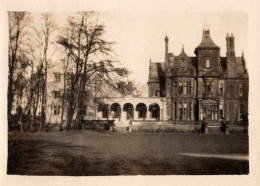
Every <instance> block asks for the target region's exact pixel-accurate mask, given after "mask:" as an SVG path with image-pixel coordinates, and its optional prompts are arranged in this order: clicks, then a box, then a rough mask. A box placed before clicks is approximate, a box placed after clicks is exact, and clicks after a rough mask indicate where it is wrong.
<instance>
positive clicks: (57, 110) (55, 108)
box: [53, 105, 60, 115]
mask: <svg viewBox="0 0 260 186" xmlns="http://www.w3.org/2000/svg"><path fill="white" fill-rule="evenodd" d="M53 114H54V115H59V114H60V106H59V105H54V110H53Z"/></svg>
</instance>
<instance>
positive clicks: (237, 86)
mask: <svg viewBox="0 0 260 186" xmlns="http://www.w3.org/2000/svg"><path fill="white" fill-rule="evenodd" d="M234 40H235V39H234V36H233V34H231V35H229V34H227V37H226V46H227V51H226V56H225V57H221V56H220V48H219V47H218V46H217V45H216V44H215V43H214V42H213V40H212V39H211V36H210V30H209V28H208V27H207V26H204V28H203V34H202V40H201V43H200V44H199V45H198V46H197V47H196V48H195V51H194V52H195V56H194V57H193V56H192V57H191V56H188V55H187V54H186V53H185V51H184V48H182V51H181V53H180V54H179V55H177V56H175V55H173V53H170V52H169V51H168V43H169V39H168V38H167V36H166V38H165V61H164V62H152V61H151V60H150V66H149V79H148V97H133V96H129V95H124V94H123V93H122V92H120V91H119V90H118V87H116V86H114V85H112V84H111V83H110V82H109V81H105V79H102V78H94V79H93V83H94V84H93V87H100V90H101V91H99V90H98V89H99V88H98V89H97V88H93V89H91V90H89V92H90V93H91V94H92V95H95V99H96V100H98V103H97V102H96V103H94V102H88V104H87V105H88V107H89V108H88V109H87V110H88V112H87V113H85V116H84V119H85V120H114V121H115V124H116V125H118V126H119V125H122V126H124V125H125V126H127V125H128V124H129V121H131V120H134V121H139V122H141V121H155V120H157V121H159V120H160V121H161V122H163V121H165V122H166V123H179V124H181V123H183V124H185V123H196V122H200V121H202V120H207V121H209V123H214V122H216V123H219V122H220V121H221V120H225V121H228V122H235V123H236V122H247V121H248V119H247V117H248V86H249V80H248V72H247V69H246V64H245V59H244V56H243V54H242V56H241V57H236V55H235V43H234ZM61 69H62V67H61V66H57V67H56V68H55V69H52V72H50V73H51V74H53V75H50V76H49V77H50V78H49V80H48V95H49V99H48V100H47V102H48V103H47V105H48V107H47V118H49V122H50V123H59V122H60V121H61V99H60V95H61V94H62V90H63V82H64V80H63V78H64V74H63V73H62V72H61V71H60V70H61ZM89 87H90V86H89ZM65 107H67V103H66V106H65ZM66 111H67V109H65V113H64V120H66V119H67V113H66Z"/></svg>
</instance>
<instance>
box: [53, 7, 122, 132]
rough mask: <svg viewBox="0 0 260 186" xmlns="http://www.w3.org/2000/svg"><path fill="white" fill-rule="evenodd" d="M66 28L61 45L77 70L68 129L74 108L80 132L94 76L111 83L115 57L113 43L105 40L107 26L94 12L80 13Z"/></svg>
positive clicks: (69, 20)
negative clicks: (108, 80) (88, 91)
mask: <svg viewBox="0 0 260 186" xmlns="http://www.w3.org/2000/svg"><path fill="white" fill-rule="evenodd" d="M64 29H65V30H66V33H69V34H67V35H64V34H63V35H60V37H59V41H58V43H59V44H61V45H62V46H63V47H64V48H65V49H66V51H67V54H68V55H69V56H70V60H71V62H72V64H73V67H74V72H73V76H72V79H71V84H70V92H69V96H68V102H69V109H68V113H67V115H68V118H67V129H70V128H71V122H72V119H73V116H74V113H75V109H76V111H77V112H76V128H78V129H80V128H81V122H80V121H81V120H82V118H83V115H84V113H85V112H86V111H85V110H86V109H87V106H86V100H87V97H88V96H89V95H87V86H88V85H89V82H90V81H91V79H92V77H93V75H95V74H97V73H99V74H100V75H101V76H102V77H103V78H107V79H110V80H112V79H111V78H110V74H111V73H117V71H116V68H115V66H114V63H115V62H116V61H115V60H114V59H113V55H112V52H113V50H112V45H113V44H114V43H113V42H108V41H106V40H104V39H103V36H104V34H105V25H104V24H103V23H101V22H100V21H99V19H98V14H97V13H95V12H80V13H79V14H78V16H74V17H69V18H68V20H67V25H66V27H65V28H64Z"/></svg>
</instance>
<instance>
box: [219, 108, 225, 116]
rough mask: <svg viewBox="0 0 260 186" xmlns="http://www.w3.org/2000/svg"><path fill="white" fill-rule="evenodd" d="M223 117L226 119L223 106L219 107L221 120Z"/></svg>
mask: <svg viewBox="0 0 260 186" xmlns="http://www.w3.org/2000/svg"><path fill="white" fill-rule="evenodd" d="M223 117H224V113H223V105H219V118H220V119H222V118H223Z"/></svg>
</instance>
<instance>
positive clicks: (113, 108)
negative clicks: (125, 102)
mask: <svg viewBox="0 0 260 186" xmlns="http://www.w3.org/2000/svg"><path fill="white" fill-rule="evenodd" d="M110 111H111V112H114V116H113V118H121V106H120V105H119V104H118V103H113V104H112V105H111V107H110Z"/></svg>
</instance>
